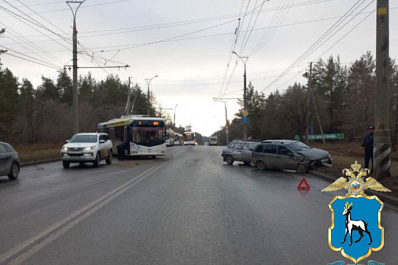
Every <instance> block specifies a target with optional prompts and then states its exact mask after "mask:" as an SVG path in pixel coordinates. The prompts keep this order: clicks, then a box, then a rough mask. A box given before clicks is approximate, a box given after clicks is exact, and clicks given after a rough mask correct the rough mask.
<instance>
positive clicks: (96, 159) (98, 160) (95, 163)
mask: <svg viewBox="0 0 398 265" xmlns="http://www.w3.org/2000/svg"><path fill="white" fill-rule="evenodd" d="M100 162H101V154H100V153H97V157H96V158H95V161H94V167H99V164H100Z"/></svg>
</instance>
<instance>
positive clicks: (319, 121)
mask: <svg viewBox="0 0 398 265" xmlns="http://www.w3.org/2000/svg"><path fill="white" fill-rule="evenodd" d="M311 83H312V62H311V63H310V75H309V78H308V90H309V92H310V95H311V97H312V104H314V110H315V115H316V119H317V121H318V125H319V130H320V132H321V135H322V142H323V143H325V136H324V134H323V129H322V123H321V118H320V117H319V113H318V107H317V104H316V102H315V95H314V91H313V89H312V84H311Z"/></svg>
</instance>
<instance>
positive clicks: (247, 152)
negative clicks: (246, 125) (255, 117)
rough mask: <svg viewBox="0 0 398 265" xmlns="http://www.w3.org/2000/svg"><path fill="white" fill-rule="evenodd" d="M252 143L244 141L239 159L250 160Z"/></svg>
mask: <svg viewBox="0 0 398 265" xmlns="http://www.w3.org/2000/svg"><path fill="white" fill-rule="evenodd" d="M252 151H253V145H252V144H250V143H244V144H243V149H242V151H241V161H243V162H250V161H251V159H252Z"/></svg>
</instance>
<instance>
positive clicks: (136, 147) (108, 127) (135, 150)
mask: <svg viewBox="0 0 398 265" xmlns="http://www.w3.org/2000/svg"><path fill="white" fill-rule="evenodd" d="M98 131H99V132H105V133H107V134H108V135H109V138H110V139H111V140H112V142H113V145H114V148H113V152H114V153H116V152H117V150H118V149H117V146H118V145H119V144H121V143H124V145H123V146H124V150H125V155H126V156H151V157H152V158H155V157H156V156H164V155H165V154H166V122H165V119H162V118H157V117H146V116H139V115H132V116H126V117H122V118H117V119H113V120H110V121H107V122H101V123H99V124H98Z"/></svg>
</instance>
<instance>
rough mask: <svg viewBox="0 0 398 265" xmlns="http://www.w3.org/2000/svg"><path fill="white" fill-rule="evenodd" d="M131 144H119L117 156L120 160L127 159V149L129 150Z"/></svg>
mask: <svg viewBox="0 0 398 265" xmlns="http://www.w3.org/2000/svg"><path fill="white" fill-rule="evenodd" d="M128 147H129V144H128V143H123V142H122V143H120V144H118V145H117V158H118V159H119V160H124V159H126V156H125V151H126V150H128Z"/></svg>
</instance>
